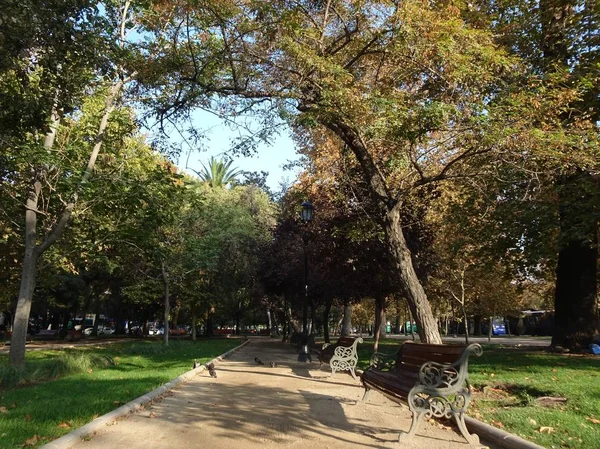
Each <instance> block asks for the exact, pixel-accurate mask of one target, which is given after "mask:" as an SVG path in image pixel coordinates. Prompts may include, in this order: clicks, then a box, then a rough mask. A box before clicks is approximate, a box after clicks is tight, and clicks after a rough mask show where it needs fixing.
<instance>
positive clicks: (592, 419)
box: [585, 418, 600, 424]
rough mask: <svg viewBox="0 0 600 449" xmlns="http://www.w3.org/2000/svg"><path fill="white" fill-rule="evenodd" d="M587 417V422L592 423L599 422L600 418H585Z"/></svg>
mask: <svg viewBox="0 0 600 449" xmlns="http://www.w3.org/2000/svg"><path fill="white" fill-rule="evenodd" d="M585 419H587V420H588V421H589V422H593V423H594V424H600V419H596V418H585Z"/></svg>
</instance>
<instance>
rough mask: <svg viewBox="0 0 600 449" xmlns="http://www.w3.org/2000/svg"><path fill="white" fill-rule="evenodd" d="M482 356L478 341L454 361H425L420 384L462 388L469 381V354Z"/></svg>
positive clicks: (420, 372) (443, 387)
mask: <svg viewBox="0 0 600 449" xmlns="http://www.w3.org/2000/svg"><path fill="white" fill-rule="evenodd" d="M471 353H473V354H475V355H476V356H480V355H481V354H482V353H483V350H482V349H481V346H480V345H479V344H477V343H475V344H472V345H469V346H468V347H467V348H466V349H465V350H464V351H463V353H462V355H461V356H460V358H459V359H458V360H457V361H456V362H454V363H452V364H449V363H437V362H425V363H423V365H421V368H420V369H419V384H420V385H423V386H425V387H427V388H434V389H438V388H441V389H449V390H452V389H454V388H460V387H462V385H463V384H464V383H465V382H468V376H469V375H468V365H469V355H471Z"/></svg>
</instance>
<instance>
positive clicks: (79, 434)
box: [40, 340, 250, 449]
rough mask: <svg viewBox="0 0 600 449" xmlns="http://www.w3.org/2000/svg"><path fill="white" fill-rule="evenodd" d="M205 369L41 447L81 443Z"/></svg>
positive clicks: (61, 447) (60, 448)
mask: <svg viewBox="0 0 600 449" xmlns="http://www.w3.org/2000/svg"><path fill="white" fill-rule="evenodd" d="M248 343H250V340H246V341H244V342H242V344H241V345H239V346H236V347H235V348H233V349H230V350H229V351H227V352H225V353H223V354H221V355H220V356H218V357H215V358H214V359H212V360H211V361H209V362H207V363H206V365H208V364H209V363H216V362H219V361H220V360H222V359H224V358H226V357H229V356H230V355H231V354H233V353H234V352H236V351H238V350H240V349H242V348H243V347H244V346H246V345H247V344H248ZM204 370H206V367H205V365H200V366H199V367H198V368H195V369H192V370H190V371H188V372H186V373H183V374H182V375H181V376H179V377H176V378H175V379H173V380H172V381H170V382H167V383H166V384H164V385H162V386H160V387H158V388H156V389H154V390H152V391H150V392H149V393H146V394H145V395H143V396H140V397H139V398H137V399H134V400H133V401H130V402H128V403H127V404H125V405H122V406H121V407H119V408H118V409H115V410H113V411H112V412H108V413H107V414H106V415H102V416H100V417H98V418H96V419H94V420H93V421H92V422H90V423H88V424H86V425H85V426H82V427H80V428H78V429H76V430H74V431H73V432H70V433H68V434H66V435H63V436H62V437H60V438H57V439H56V440H54V441H51V442H50V443H47V444H45V445H43V446H40V449H68V448H70V447H71V446H74V445H75V444H77V443H79V442H80V441H81V439H83V438H85V437H87V436H88V435H90V434H92V433H94V432H97V431H98V430H100V428H102V427H104V426H108V425H110V424H112V423H113V422H114V421H115V420H116V419H118V418H121V417H123V416H126V415H128V414H130V413H135V412H137V411H138V410H140V409H142V408H143V407H144V406H145V405H146V404H148V403H149V402H151V401H153V400H154V399H156V398H157V397H159V396H160V395H162V394H165V393H166V392H167V391H169V390H172V389H173V388H175V387H176V386H177V385H179V384H181V383H183V382H186V381H188V380H190V379H192V378H193V377H194V376H196V375H197V374H199V373H201V372H202V371H204Z"/></svg>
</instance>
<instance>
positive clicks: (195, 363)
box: [194, 359, 200, 369]
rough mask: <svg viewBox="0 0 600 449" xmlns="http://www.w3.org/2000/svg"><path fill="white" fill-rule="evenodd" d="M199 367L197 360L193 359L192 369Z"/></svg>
mask: <svg viewBox="0 0 600 449" xmlns="http://www.w3.org/2000/svg"><path fill="white" fill-rule="evenodd" d="M199 366H200V364H199V363H198V360H196V359H194V369H196V368H198V367H199Z"/></svg>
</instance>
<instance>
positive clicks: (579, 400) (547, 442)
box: [359, 340, 600, 449]
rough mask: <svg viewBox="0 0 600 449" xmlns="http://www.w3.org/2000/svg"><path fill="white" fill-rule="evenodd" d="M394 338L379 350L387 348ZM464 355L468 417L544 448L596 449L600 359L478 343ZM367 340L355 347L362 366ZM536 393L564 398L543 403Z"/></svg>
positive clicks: (392, 345) (599, 433)
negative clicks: (469, 389) (475, 352)
mask: <svg viewBox="0 0 600 449" xmlns="http://www.w3.org/2000/svg"><path fill="white" fill-rule="evenodd" d="M398 346H399V342H398V341H390V340H388V341H385V342H383V344H382V345H380V349H379V350H380V351H382V352H393V351H394V350H395V349H396V348H397V347H398ZM483 347H484V350H483V355H482V356H481V357H471V358H470V359H469V379H470V382H471V385H472V386H473V389H474V400H473V403H472V405H471V408H470V409H469V415H470V416H473V417H475V418H477V419H479V420H481V421H484V422H487V423H489V424H491V425H493V426H495V427H500V428H502V429H503V430H505V431H507V432H510V433H513V434H516V435H519V436H521V437H523V438H525V439H527V440H529V441H532V442H535V443H537V444H539V445H540V446H543V447H547V448H557V449H558V448H573V449H598V448H600V357H598V356H592V355H589V356H582V355H569V354H551V353H547V352H545V351H544V350H543V349H541V348H540V349H523V348H510V347H503V346H500V345H483ZM371 354H372V341H367V342H365V343H363V344H362V345H360V347H359V357H360V361H359V365H360V368H362V369H364V368H366V367H367V366H368V363H369V358H370V356H371ZM542 397H554V398H563V399H566V402H563V401H558V400H555V401H546V402H551V403H552V404H553V405H551V406H548V404H545V405H544V404H543V402H544V401H543V400H540V399H539V398H542Z"/></svg>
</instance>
